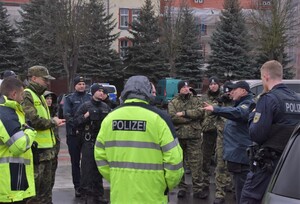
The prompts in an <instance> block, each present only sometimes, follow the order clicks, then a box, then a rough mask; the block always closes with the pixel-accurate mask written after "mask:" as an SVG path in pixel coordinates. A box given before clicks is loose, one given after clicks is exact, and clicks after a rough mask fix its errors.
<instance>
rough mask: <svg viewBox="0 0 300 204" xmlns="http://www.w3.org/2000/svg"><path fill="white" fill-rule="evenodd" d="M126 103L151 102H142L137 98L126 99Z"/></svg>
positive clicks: (142, 101)
mask: <svg viewBox="0 0 300 204" xmlns="http://www.w3.org/2000/svg"><path fill="white" fill-rule="evenodd" d="M124 103H145V104H149V102H147V101H144V100H141V99H137V98H130V99H126V101H125V102H124Z"/></svg>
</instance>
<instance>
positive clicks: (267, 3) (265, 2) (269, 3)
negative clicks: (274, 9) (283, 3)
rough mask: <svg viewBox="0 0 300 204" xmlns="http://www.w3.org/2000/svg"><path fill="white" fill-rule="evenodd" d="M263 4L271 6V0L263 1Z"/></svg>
mask: <svg viewBox="0 0 300 204" xmlns="http://www.w3.org/2000/svg"><path fill="white" fill-rule="evenodd" d="M262 6H271V1H270V0H269V1H267V0H266V1H262Z"/></svg>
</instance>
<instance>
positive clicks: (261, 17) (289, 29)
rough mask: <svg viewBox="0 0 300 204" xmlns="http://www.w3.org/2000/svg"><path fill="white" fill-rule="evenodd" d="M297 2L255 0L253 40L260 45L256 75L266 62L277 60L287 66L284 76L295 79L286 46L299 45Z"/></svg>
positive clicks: (284, 68)
mask: <svg viewBox="0 0 300 204" xmlns="http://www.w3.org/2000/svg"><path fill="white" fill-rule="evenodd" d="M297 4H298V3H296V1H294V0H285V1H282V0H272V1H270V5H269V6H263V5H262V4H261V3H260V1H258V0H254V1H253V5H254V9H253V10H252V12H251V13H250V18H249V21H250V22H251V24H252V25H253V34H252V37H253V38H252V41H253V44H254V45H255V48H256V51H255V54H256V58H255V64H254V67H257V68H258V69H257V72H256V76H260V71H259V68H260V67H261V65H262V64H263V63H265V62H266V61H269V60H273V59H274V60H277V61H279V62H280V63H281V64H282V65H283V75H284V78H285V79H289V78H293V76H294V70H293V64H291V63H290V62H291V59H290V56H288V53H287V49H286V48H293V47H295V46H297V42H296V40H297V39H298V35H299V17H298V14H297V13H298V10H297V9H298V7H297Z"/></svg>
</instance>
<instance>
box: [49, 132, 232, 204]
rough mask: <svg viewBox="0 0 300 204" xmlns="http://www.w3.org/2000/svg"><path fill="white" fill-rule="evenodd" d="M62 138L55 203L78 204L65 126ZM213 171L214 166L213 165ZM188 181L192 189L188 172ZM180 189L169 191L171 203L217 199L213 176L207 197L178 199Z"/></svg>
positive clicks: (229, 198)
mask: <svg viewBox="0 0 300 204" xmlns="http://www.w3.org/2000/svg"><path fill="white" fill-rule="evenodd" d="M59 133H60V138H61V149H60V153H59V155H58V168H57V171H56V176H55V185H54V188H53V204H77V203H79V201H80V199H79V198H75V192H74V188H73V183H72V175H71V162H70V156H69V153H68V147H67V144H66V136H65V127H61V128H60V130H59ZM212 172H213V167H212ZM186 182H187V183H188V184H189V188H190V192H192V190H191V176H190V175H189V174H186ZM104 189H105V197H106V198H109V183H108V182H107V181H105V180H104ZM177 192H178V189H174V190H173V191H171V192H170V193H169V203H170V204H199V203H201V204H212V203H213V201H214V199H215V196H214V194H215V185H214V178H213V176H211V185H210V194H209V196H208V198H206V199H196V198H193V195H192V193H190V194H189V195H188V196H186V197H185V198H184V199H177ZM233 197H234V195H233V193H227V195H226V198H225V203H226V204H234V203H235V200H234V199H233Z"/></svg>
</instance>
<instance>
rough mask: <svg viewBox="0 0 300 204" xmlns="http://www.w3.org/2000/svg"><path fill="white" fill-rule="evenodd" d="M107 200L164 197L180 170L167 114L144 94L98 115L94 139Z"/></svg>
mask: <svg viewBox="0 0 300 204" xmlns="http://www.w3.org/2000/svg"><path fill="white" fill-rule="evenodd" d="M94 154H95V160H96V163H97V166H98V169H99V171H100V173H101V174H102V175H103V177H104V178H105V179H106V180H108V181H109V182H110V199H111V203H122V204H126V203H128V204H135V203H137V204H140V203H143V204H145V203H149V204H154V203H167V202H168V201H167V196H166V195H167V192H168V191H170V190H172V189H173V188H174V187H175V186H176V185H178V183H179V182H180V180H181V177H182V175H183V166H182V164H183V163H182V159H183V155H182V149H181V147H180V145H179V143H178V140H177V138H176V136H175V130H174V126H173V124H172V121H171V119H170V117H168V116H167V115H166V114H165V113H163V112H162V111H160V110H159V109H157V108H156V107H153V106H151V105H149V104H147V103H146V102H145V101H143V100H139V99H128V100H126V101H125V104H124V105H122V106H121V107H119V108H117V109H115V110H114V111H112V112H111V113H110V114H108V116H106V118H105V119H104V120H103V122H102V125H101V129H100V132H99V134H98V136H97V141H96V144H95V151H94Z"/></svg>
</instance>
